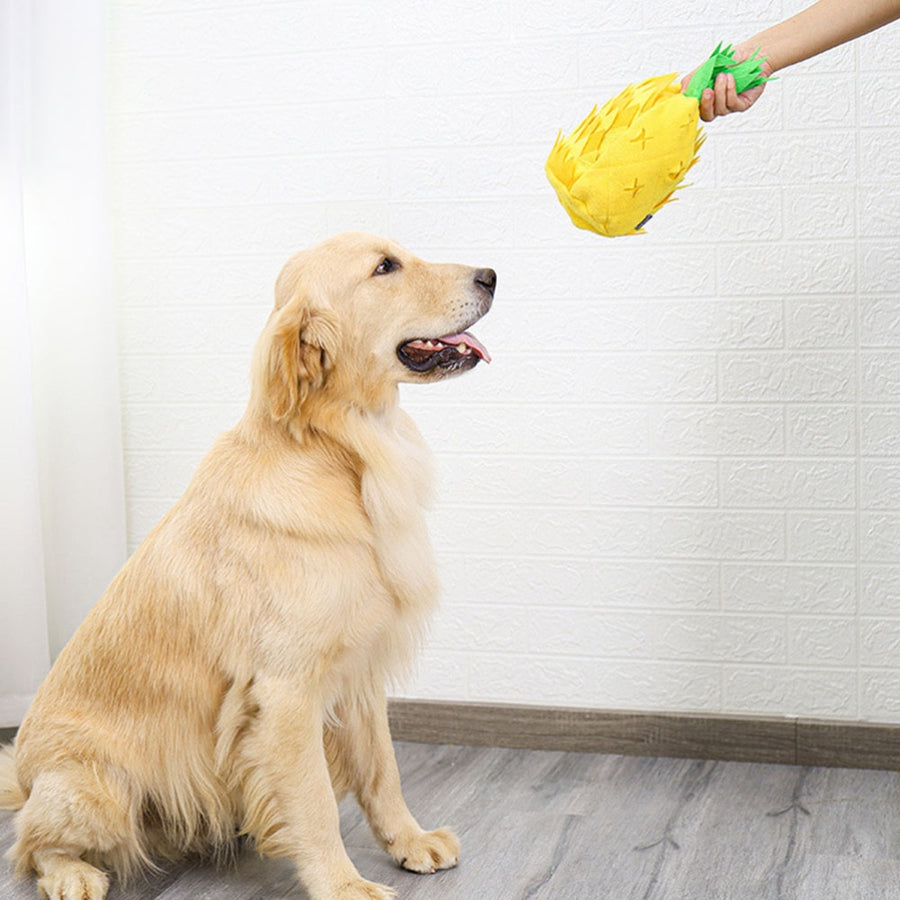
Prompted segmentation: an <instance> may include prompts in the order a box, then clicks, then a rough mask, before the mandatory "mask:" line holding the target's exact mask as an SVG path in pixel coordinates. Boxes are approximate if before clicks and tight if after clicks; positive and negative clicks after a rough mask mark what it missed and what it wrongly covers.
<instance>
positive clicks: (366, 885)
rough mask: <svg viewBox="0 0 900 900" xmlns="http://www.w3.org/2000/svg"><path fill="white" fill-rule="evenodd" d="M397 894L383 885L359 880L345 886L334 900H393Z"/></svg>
mask: <svg viewBox="0 0 900 900" xmlns="http://www.w3.org/2000/svg"><path fill="white" fill-rule="evenodd" d="M396 896H397V894H396V892H395V891H394V890H393V889H392V888H389V887H386V886H385V885H383V884H375V882H374V881H365V880H364V879H362V878H358V879H357V880H356V881H352V882H350V883H349V884H345V885H344V886H343V887H342V888H341V889H340V890H339V891H338V892H337V894H335V896H334V900H393V898H394V897H396Z"/></svg>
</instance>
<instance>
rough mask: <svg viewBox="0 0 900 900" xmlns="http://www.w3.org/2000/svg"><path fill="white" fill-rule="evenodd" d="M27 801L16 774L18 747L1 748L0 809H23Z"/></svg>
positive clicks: (12, 745)
mask: <svg viewBox="0 0 900 900" xmlns="http://www.w3.org/2000/svg"><path fill="white" fill-rule="evenodd" d="M25 800H26V797H25V791H23V790H22V785H20V784H19V776H18V773H17V772H16V745H15V744H8V745H7V746H6V747H0V809H21V808H22V807H23V806H24V805H25Z"/></svg>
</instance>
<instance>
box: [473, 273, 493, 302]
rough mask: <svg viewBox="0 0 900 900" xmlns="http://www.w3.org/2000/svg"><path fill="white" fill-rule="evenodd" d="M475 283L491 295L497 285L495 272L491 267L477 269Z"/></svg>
mask: <svg viewBox="0 0 900 900" xmlns="http://www.w3.org/2000/svg"><path fill="white" fill-rule="evenodd" d="M475 284H477V285H478V287H480V288H482V289H483V290H485V291H487V292H488V293H489V294H490V295H491V296H492V297H493V296H494V289H495V288H496V287H497V273H496V272H495V271H494V270H493V269H478V271H476V272H475Z"/></svg>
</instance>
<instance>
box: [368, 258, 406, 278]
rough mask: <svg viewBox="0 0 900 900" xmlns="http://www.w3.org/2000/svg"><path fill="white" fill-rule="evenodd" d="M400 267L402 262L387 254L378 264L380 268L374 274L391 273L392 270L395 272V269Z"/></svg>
mask: <svg viewBox="0 0 900 900" xmlns="http://www.w3.org/2000/svg"><path fill="white" fill-rule="evenodd" d="M399 268H400V263H398V262H397V261H396V260H394V259H391V258H390V257H388V256H386V257H385V258H384V259H383V260H382V261H381V262H380V263H379V264H378V268H377V269H375V273H374V274H376V275H390V273H391V272H393V271H394V270H395V269H399Z"/></svg>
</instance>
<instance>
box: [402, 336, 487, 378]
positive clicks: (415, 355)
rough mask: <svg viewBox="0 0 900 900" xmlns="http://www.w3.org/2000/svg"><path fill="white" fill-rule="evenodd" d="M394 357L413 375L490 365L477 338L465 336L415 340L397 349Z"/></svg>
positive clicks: (484, 349)
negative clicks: (483, 364)
mask: <svg viewBox="0 0 900 900" xmlns="http://www.w3.org/2000/svg"><path fill="white" fill-rule="evenodd" d="M397 356H398V357H399V358H400V361H401V362H402V363H403V365H405V366H406V367H407V368H408V369H412V371H413V372H431V371H433V370H434V369H443V370H455V369H462V368H471V367H472V366H474V365H477V364H478V361H479V360H482V359H483V360H484V361H485V362H488V363H489V362H490V361H491V355H490V353H488V352H487V349H486V348H485V347H484V345H483V344H482V343H481V342H480V341H478V339H477V338H474V337H472V335H471V334H469V333H468V332H465V331H464V332H462V333H461V334H448V335H445V336H444V337H441V338H428V339H425V338H416V340H413V341H407V342H406V343H405V344H401V345H400V346H399V347H398V348H397Z"/></svg>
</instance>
